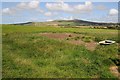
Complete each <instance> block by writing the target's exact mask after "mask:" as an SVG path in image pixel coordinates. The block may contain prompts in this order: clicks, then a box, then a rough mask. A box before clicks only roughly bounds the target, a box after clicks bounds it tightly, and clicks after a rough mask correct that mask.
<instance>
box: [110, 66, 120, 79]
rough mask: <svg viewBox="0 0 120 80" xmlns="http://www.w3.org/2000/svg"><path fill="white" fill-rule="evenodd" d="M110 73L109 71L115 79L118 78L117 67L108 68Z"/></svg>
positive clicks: (119, 74) (119, 75)
mask: <svg viewBox="0 0 120 80" xmlns="http://www.w3.org/2000/svg"><path fill="white" fill-rule="evenodd" d="M110 71H111V73H113V75H115V76H116V77H119V78H120V73H119V71H118V67H117V66H112V67H110Z"/></svg>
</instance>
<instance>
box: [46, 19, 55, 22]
mask: <svg viewBox="0 0 120 80" xmlns="http://www.w3.org/2000/svg"><path fill="white" fill-rule="evenodd" d="M46 21H48V22H49V21H54V20H53V19H48V20H46Z"/></svg>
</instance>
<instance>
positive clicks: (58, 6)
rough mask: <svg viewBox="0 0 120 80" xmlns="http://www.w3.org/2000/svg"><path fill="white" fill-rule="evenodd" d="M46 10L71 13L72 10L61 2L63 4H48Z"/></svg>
mask: <svg viewBox="0 0 120 80" xmlns="http://www.w3.org/2000/svg"><path fill="white" fill-rule="evenodd" d="M46 8H48V9H49V10H56V11H58V10H60V11H71V8H70V6H69V5H68V4H66V3H64V2H61V3H46Z"/></svg>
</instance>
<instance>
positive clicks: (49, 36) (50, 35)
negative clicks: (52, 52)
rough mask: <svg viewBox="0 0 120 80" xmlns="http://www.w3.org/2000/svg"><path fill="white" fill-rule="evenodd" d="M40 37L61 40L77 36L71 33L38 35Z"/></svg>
mask: <svg viewBox="0 0 120 80" xmlns="http://www.w3.org/2000/svg"><path fill="white" fill-rule="evenodd" d="M40 35H42V36H46V37H48V38H53V39H61V40H63V39H65V38H68V37H75V36H77V34H73V33H40Z"/></svg>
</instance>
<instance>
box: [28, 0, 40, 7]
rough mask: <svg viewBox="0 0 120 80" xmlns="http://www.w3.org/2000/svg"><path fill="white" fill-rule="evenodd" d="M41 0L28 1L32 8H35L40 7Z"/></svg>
mask: <svg viewBox="0 0 120 80" xmlns="http://www.w3.org/2000/svg"><path fill="white" fill-rule="evenodd" d="M39 3H40V2H39V1H38V0H36V1H31V2H29V3H28V7H29V8H30V9H35V8H38V7H39Z"/></svg>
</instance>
